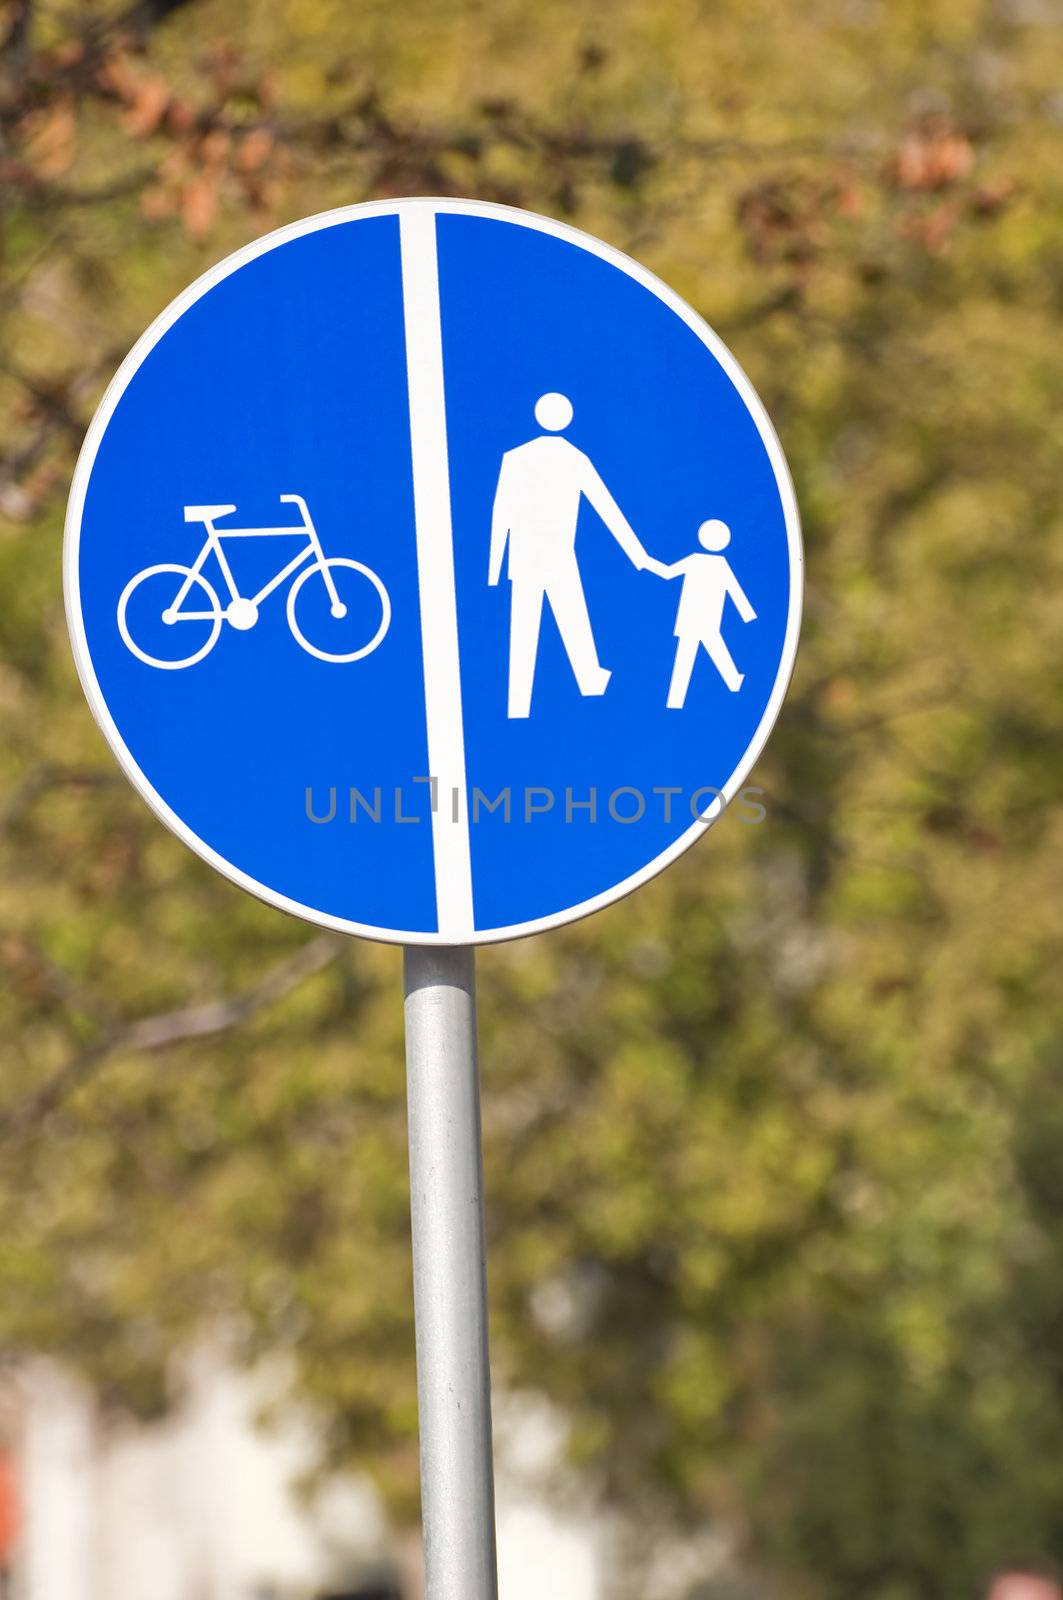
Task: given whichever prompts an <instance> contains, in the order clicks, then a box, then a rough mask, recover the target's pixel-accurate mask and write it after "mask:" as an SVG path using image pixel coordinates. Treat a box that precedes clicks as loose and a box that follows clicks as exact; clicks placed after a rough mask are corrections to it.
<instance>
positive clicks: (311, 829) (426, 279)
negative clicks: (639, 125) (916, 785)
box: [66, 199, 801, 944]
mask: <svg viewBox="0 0 1063 1600" xmlns="http://www.w3.org/2000/svg"><path fill="white" fill-rule="evenodd" d="M66 591H67V609H68V616H69V622H70V631H71V637H72V640H73V645H74V652H75V656H76V659H77V664H78V670H79V672H80V674H81V679H82V682H83V684H84V687H85V691H86V693H87V695H88V698H89V702H90V704H91V706H92V710H93V712H94V714H95V716H96V718H97V720H98V722H99V723H100V726H101V728H102V729H103V732H104V734H105V736H106V738H107V740H108V741H109V743H110V745H111V747H112V749H113V750H114V752H115V754H116V755H117V757H118V759H119V761H120V762H121V764H122V766H123V768H124V770H125V772H126V773H127V775H128V776H129V778H130V779H131V780H132V782H133V783H134V784H135V786H136V787H137V789H138V790H139V791H140V793H141V794H142V795H143V796H144V798H145V799H146V800H147V801H148V803H149V804H150V805H151V806H152V807H153V808H154V810H155V811H156V812H157V814H158V815H159V816H160V817H161V818H162V820H163V821H164V822H165V823H167V825H168V826H169V827H170V828H172V829H173V830H174V832H175V833H177V834H178V836H179V837H180V838H181V839H183V840H184V841H185V843H186V844H188V845H190V846H191V847H192V849H194V850H196V851H197V852H198V853H199V854H200V855H201V856H203V857H204V858H205V859H206V860H207V861H209V862H210V863H211V864H212V865H213V866H215V867H216V868H217V869H218V870H219V871H221V872H223V873H225V874H226V875H227V876H228V877H229V878H231V879H233V880H234V881H235V882H236V883H238V884H240V885H241V886H242V887H244V888H245V889H249V890H251V891H252V892H253V893H255V894H257V895H259V896H261V897H262V898H263V899H265V900H267V901H269V902H270V903H272V904H273V905H277V906H280V907H282V908H283V909H284V910H286V911H290V912H294V913H295V914H297V915H299V916H302V917H306V918H308V919H310V920H311V921H314V922H318V923H322V924H324V925H325V926H328V927H334V928H340V929H343V930H346V931H348V932H350V933H355V934H362V935H366V936H369V937H374V938H381V939H387V940H394V941H400V942H403V943H423V944H465V943H480V942H487V941H491V940H495V939H503V938H508V937H512V936H515V935H518V934H525V933H534V932H537V931H539V930H541V929H545V928H550V927H555V926H557V925H559V924H561V923H564V922H568V921H571V920H573V919H574V918H576V917H579V916H582V915H584V914H586V913H587V912H590V911H594V910H596V909H598V908H599V907H601V906H604V905H607V904H609V903H610V902H611V901H612V900H615V899H616V898H618V897H619V896H620V895H622V894H624V893H626V892H627V891H628V890H630V889H633V888H635V887H636V886H637V885H638V884H640V883H642V882H644V881H645V880H646V879H647V878H649V877H651V876H652V875H653V874H654V873H656V872H658V871H660V870H661V869H662V868H663V867H664V866H666V865H667V864H668V863H669V862H671V861H673V860H674V859H675V858H676V857H677V856H678V855H679V854H680V853H681V852H682V851H683V850H684V849H686V848H687V846H689V845H690V844H692V843H693V842H694V841H695V840H696V839H697V838H698V837H699V836H700V835H701V834H702V833H703V832H704V831H705V828H706V825H707V824H708V823H710V822H712V821H713V820H715V818H716V817H718V816H719V815H720V813H721V811H722V809H723V807H724V806H725V805H726V803H727V802H728V801H729V800H730V799H731V798H733V796H734V795H735V794H736V793H737V792H738V790H739V789H740V787H741V785H742V783H743V781H744V779H745V777H746V775H747V773H748V772H749V770H750V768H751V766H752V764H753V762H754V761H755V760H756V758H757V755H758V754H759V752H760V750H761V748H762V746H763V744H764V742H765V740H766V738H767V736H768V734H769V732H770V730H771V727H772V724H773V722H774V720H775V718H776V716H777V714H778V711H779V707H780V704H781V701H782V697H783V695H784V693H785V689H786V685H787V682H788V679H789V676H790V672H791V669H792V665H793V660H794V654H795V650H796V646H797V634H798V625H799V618H800V607H801V546H800V533H799V527H798V516H797V508H796V503H795V500H794V494H793V489H792V486H791V483H790V478H789V475H788V473H787V470H786V465H785V462H784V459H783V455H782V451H781V449H780V446H779V443H778V440H777V438H776V436H775V434H774V432H773V430H772V427H771V424H770V423H769V421H768V418H767V416H766V414H765V412H764V409H763V407H762V405H761V404H760V402H759V400H758V399H757V397H756V395H755V394H754V392H753V390H752V388H751V386H750V384H749V382H748V380H747V379H746V377H745V376H744V374H743V373H742V371H741V369H740V368H739V367H738V365H737V363H736V362H735V360H734V358H733V357H732V356H731V355H730V353H729V352H728V351H727V349H726V348H725V347H724V345H723V344H722V343H721V341H720V340H719V339H718V338H717V336H716V335H715V334H714V333H713V332H712V331H711V330H710V329H709V328H708V327H707V326H706V325H705V323H704V322H702V321H701V319H700V318H699V317H698V316H697V315H696V314H695V313H694V312H693V311H692V310H691V309H690V307H689V306H687V305H686V304H684V302H683V301H682V300H680V299H679V297H678V296H677V295H675V294H674V293H673V292H672V291H671V290H670V289H668V288H667V287H666V286H665V285H664V284H663V283H661V282H660V280H659V279H657V278H655V277H654V276H653V275H652V274H651V273H649V272H647V271H646V270H645V269H644V268H642V267H641V266H639V265H638V264H637V263H635V262H634V261H631V260H630V259H628V258H627V257H625V256H623V255H621V254H620V253H619V252H618V251H616V250H613V249H611V248H610V247H609V246H607V245H605V244H602V243H600V242H599V241H598V240H596V239H593V238H590V237H589V236H588V235H586V234H584V233H580V232H578V231H576V230H575V229H572V228H569V227H566V226H563V225H562V224H560V223H557V222H553V221H551V220H549V219H548V218H545V217H539V216H534V215H531V214H529V213H527V212H522V211H516V210H512V209H510V208H508V207H502V206H494V205H486V204H480V203H475V202H471V201H463V200H423V199H417V200H397V201H388V202H382V203H379V204H371V205H360V206H352V207H349V208H346V209H343V210H340V211H332V212H327V213H325V214H324V215H321V216H316V217H311V218H308V219H307V220H305V221H303V222H298V223H294V224H292V225H291V226H289V227H286V228H282V229H280V230H279V231H278V232H276V233H273V234H270V235H268V236H267V237H266V238H264V239H260V240H258V241H257V242H256V243H254V244H252V245H250V246H248V247H247V248H246V249H243V250H240V251H238V252H237V253H236V254H235V255H233V256H231V257H229V259H228V260H226V261H223V262H221V263H220V264H219V265H218V266H216V267H214V268H212V270H211V271H209V272H208V273H206V274H205V275H204V276H203V277H202V278H201V279H199V281H198V282H197V283H195V284H193V285H192V286H191V288H189V289H188V290H186V291H185V293H184V294H182V295H180V296H179V297H178V299H177V300H175V301H174V302H173V304H172V305H171V306H170V307H169V308H168V309H167V310H166V311H165V312H163V314H162V315H161V316H160V317H159V318H158V320H157V321H156V322H155V323H154V325H153V326H152V327H151V328H150V329H149V330H148V332H147V333H146V334H145V335H144V336H143V338H142V339H141V340H140V342H139V343H138V344H137V345H136V347H135V348H134V349H133V351H132V352H131V353H130V355H129V356H128V358H127V359H126V361H125V362H124V363H123V365H122V367H121V369H120V370H119V372H118V374H117V376H116V377H115V379H114V381H113V383H112V384H111V386H110V388H109V389H108V391H107V393H106V395H105V396H104V399H103V401H102V403H101V405H100V408H99V410H98V412H97V414H96V416H95V418H94V420H93V422H92V426H91V428H90V430H89V434H88V437H87V440H86V442H85V446H84V449H83V450H82V453H81V457H80V460H79V462H78V466H77V470H76V473H75V477H74V484H73V489H72V492H71V496H70V505H69V510H68V515H67V533H66Z"/></svg>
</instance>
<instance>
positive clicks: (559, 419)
mask: <svg viewBox="0 0 1063 1600" xmlns="http://www.w3.org/2000/svg"><path fill="white" fill-rule="evenodd" d="M535 420H536V422H537V423H538V424H539V426H540V428H545V429H546V431H547V433H560V432H561V430H562V429H563V428H567V427H568V425H569V423H570V422H571V421H572V401H571V400H570V399H569V398H568V396H567V395H565V394H553V393H551V394H543V395H540V396H539V398H538V400H536V402H535Z"/></svg>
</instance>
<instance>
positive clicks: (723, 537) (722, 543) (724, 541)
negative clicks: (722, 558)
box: [698, 517, 731, 550]
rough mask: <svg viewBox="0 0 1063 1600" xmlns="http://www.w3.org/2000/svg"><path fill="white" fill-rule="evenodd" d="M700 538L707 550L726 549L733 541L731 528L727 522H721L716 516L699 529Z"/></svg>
mask: <svg viewBox="0 0 1063 1600" xmlns="http://www.w3.org/2000/svg"><path fill="white" fill-rule="evenodd" d="M698 539H699V540H700V542H701V543H702V544H703V545H704V546H705V549H706V550H726V549H727V546H728V545H729V544H730V542H731V530H730V528H729V527H728V526H727V524H726V522H720V521H719V519H718V518H716V517H714V518H713V519H712V521H711V522H703V523H702V524H701V527H700V528H699V529H698Z"/></svg>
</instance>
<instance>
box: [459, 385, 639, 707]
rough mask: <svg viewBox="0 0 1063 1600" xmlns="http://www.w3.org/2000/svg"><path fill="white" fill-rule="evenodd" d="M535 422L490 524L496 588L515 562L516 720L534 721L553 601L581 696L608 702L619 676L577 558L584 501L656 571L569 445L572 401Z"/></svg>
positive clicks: (633, 556)
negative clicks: (608, 660)
mask: <svg viewBox="0 0 1063 1600" xmlns="http://www.w3.org/2000/svg"><path fill="white" fill-rule="evenodd" d="M535 420H536V422H538V424H539V426H540V427H541V428H542V429H543V430H544V431H543V432H542V433H541V434H540V435H539V436H538V437H537V438H535V439H529V440H528V441H527V443H526V444H521V445H517V447H516V448H515V449H513V450H507V451H506V453H505V455H504V456H503V457H502V466H501V469H500V471H499V475H498V487H497V488H496V490H495V500H494V511H493V515H492V519H491V554H490V563H489V568H488V578H487V581H488V583H489V584H490V585H491V586H492V587H494V586H495V585H496V584H497V583H498V581H499V579H500V577H501V575H502V563H503V559H504V558H505V557H506V555H507V553H508V564H507V575H508V577H509V582H510V594H511V610H510V633H509V715H510V717H527V716H528V715H529V714H530V712H531V698H532V685H533V682H534V679H535V663H536V659H537V657H538V653H539V634H540V631H541V628H542V616H543V604H544V602H545V601H549V604H550V609H551V611H552V612H553V614H554V620H555V622H556V623H557V628H558V632H559V633H560V635H561V642H562V644H563V645H564V647H565V652H566V654H567V656H568V659H569V662H570V664H571V667H572V671H573V673H574V675H575V678H576V683H577V685H578V687H579V691H580V694H583V695H599V694H604V693H605V690H606V688H607V686H608V683H609V679H610V678H611V676H612V673H611V672H610V671H609V670H608V669H607V668H605V667H603V666H602V664H601V662H600V661H599V659H598V649H597V646H596V645H595V642H594V631H593V629H592V627H591V619H590V614H589V612H588V610H587V599H586V596H585V594H584V592H583V577H582V574H581V573H580V568H579V560H578V558H577V555H576V524H577V522H578V520H579V511H580V501H581V500H582V498H583V497H584V496H586V498H587V499H588V500H589V501H590V503H591V505H592V506H593V507H594V509H595V511H596V512H597V513H598V515H599V517H601V519H602V521H603V522H604V523H605V525H606V527H607V528H608V529H609V532H610V533H611V534H612V535H613V537H614V539H615V540H616V542H617V544H618V545H619V546H620V548H621V549H622V550H623V552H624V554H625V555H626V556H627V557H628V559H629V560H630V561H631V562H632V563H633V565H634V566H636V567H638V568H639V569H640V570H641V569H642V568H645V567H651V568H652V567H655V566H658V565H659V564H656V563H654V561H653V559H652V557H651V556H649V555H648V554H647V553H646V551H645V550H644V549H643V547H642V544H641V542H640V541H639V539H638V536H637V535H636V533H635V531H634V529H633V528H632V527H631V524H630V523H629V522H628V520H627V518H626V517H625V516H624V513H623V512H622V511H621V509H620V507H619V506H618V505H617V503H616V501H615V500H614V499H613V496H612V495H611V494H610V492H609V490H608V489H607V488H606V486H605V484H604V482H603V481H602V478H601V476H600V474H599V472H598V470H597V468H596V467H595V465H594V463H593V462H592V461H591V460H590V458H589V457H588V456H586V455H584V453H583V451H582V450H578V449H577V448H576V446H575V445H574V444H572V442H571V441H570V440H568V439H563V438H561V437H560V435H561V433H562V432H563V430H564V429H565V428H567V427H568V425H569V423H570V422H571V421H572V403H571V401H570V400H569V399H568V397H567V396H566V395H563V394H544V395H542V396H541V397H540V398H539V400H538V401H537V402H536V406H535Z"/></svg>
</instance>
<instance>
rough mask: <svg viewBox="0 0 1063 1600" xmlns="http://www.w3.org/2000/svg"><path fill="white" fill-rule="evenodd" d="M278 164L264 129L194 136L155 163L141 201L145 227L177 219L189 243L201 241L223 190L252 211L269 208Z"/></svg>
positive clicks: (280, 157) (275, 149)
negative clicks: (150, 180) (192, 240)
mask: <svg viewBox="0 0 1063 1600" xmlns="http://www.w3.org/2000/svg"><path fill="white" fill-rule="evenodd" d="M278 162H280V163H281V164H283V152H282V151H279V150H278V147H277V145H276V142H275V140H274V138H273V135H272V134H271V133H270V132H269V130H268V129H266V128H261V127H258V128H251V129H249V130H248V131H247V132H246V133H242V132H237V131H234V130H231V129H229V128H224V127H212V128H208V129H207V130H206V131H205V132H198V131H196V132H194V133H193V134H192V135H191V136H190V137H187V138H183V139H181V140H179V141H178V142H177V143H176V144H175V145H174V148H173V149H172V150H171V151H170V153H169V154H168V155H167V156H166V158H165V160H163V161H162V162H161V163H160V165H159V168H158V171H157V173H156V178H155V181H154V182H153V183H152V184H151V185H150V186H149V187H148V188H147V189H145V191H144V193H143V195H142V196H141V201H140V211H141V215H142V216H143V217H144V218H145V220H146V221H148V222H164V221H167V220H168V219H170V218H173V217H179V218H180V221H181V225H182V226H183V228H184V230H185V232H186V233H187V234H188V236H189V238H190V239H204V238H206V237H207V235H208V234H209V233H210V231H211V229H212V228H213V226H214V223H215V222H216V221H217V217H218V212H219V209H220V206H221V203H222V197H223V195H224V193H225V191H226V188H229V189H230V190H231V191H232V192H233V193H235V194H236V195H238V196H239V198H240V199H241V200H242V201H243V203H244V204H246V205H251V206H253V207H255V208H257V209H268V208H269V207H270V206H271V205H272V204H273V203H274V201H275V200H276V198H277V181H276V178H275V177H273V176H271V175H270V169H271V168H273V167H274V166H276V165H277V163H278Z"/></svg>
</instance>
